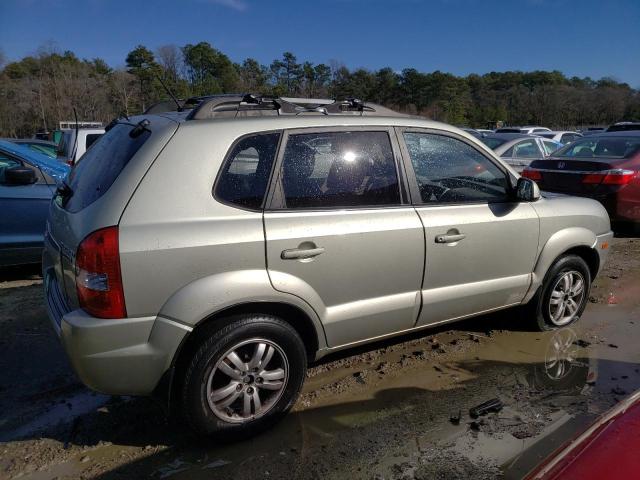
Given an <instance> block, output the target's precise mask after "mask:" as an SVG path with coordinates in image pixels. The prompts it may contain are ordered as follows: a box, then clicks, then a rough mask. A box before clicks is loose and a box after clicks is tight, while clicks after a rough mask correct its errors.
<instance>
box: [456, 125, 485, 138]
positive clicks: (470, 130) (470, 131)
mask: <svg viewBox="0 0 640 480" xmlns="http://www.w3.org/2000/svg"><path fill="white" fill-rule="evenodd" d="M459 128H460V130H463V131H465V132H467V133H468V134H469V135H472V136H474V137H476V138H480V137H481V136H482V133H480V132H479V131H478V130H476V129H475V128H469V127H459Z"/></svg>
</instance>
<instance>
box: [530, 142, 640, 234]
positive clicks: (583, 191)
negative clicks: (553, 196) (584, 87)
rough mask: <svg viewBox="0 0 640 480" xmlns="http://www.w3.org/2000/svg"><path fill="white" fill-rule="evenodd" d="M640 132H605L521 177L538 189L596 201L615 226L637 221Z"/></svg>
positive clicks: (537, 162) (532, 167)
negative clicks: (534, 182) (602, 206)
mask: <svg viewBox="0 0 640 480" xmlns="http://www.w3.org/2000/svg"><path fill="white" fill-rule="evenodd" d="M639 171H640V131H628V132H605V133H600V134H597V135H590V136H588V137H584V138H581V139H579V140H576V141H575V142H573V143H571V144H569V145H566V146H564V147H562V148H560V149H559V150H557V151H555V152H554V153H552V154H551V156H550V157H549V158H547V159H545V160H535V161H533V162H531V163H530V164H529V166H528V167H525V169H524V171H523V172H522V175H523V176H524V177H527V178H531V179H532V180H535V181H536V182H537V183H538V185H539V186H540V189H541V190H544V191H547V192H558V193H566V194H569V195H577V196H582V197H590V198H594V199H596V200H599V201H600V202H601V203H602V204H603V205H604V207H605V208H606V209H607V212H609V216H610V217H611V220H612V221H613V222H616V223H628V222H633V223H638V222H640V174H639V173H638V172H639Z"/></svg>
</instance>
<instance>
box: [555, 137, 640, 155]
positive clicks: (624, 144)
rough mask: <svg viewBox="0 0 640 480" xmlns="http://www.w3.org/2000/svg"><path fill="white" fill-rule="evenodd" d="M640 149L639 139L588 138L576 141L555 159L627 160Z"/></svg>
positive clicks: (561, 150) (557, 153) (556, 153)
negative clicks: (598, 158)
mask: <svg viewBox="0 0 640 480" xmlns="http://www.w3.org/2000/svg"><path fill="white" fill-rule="evenodd" d="M639 149H640V136H638V137H587V138H581V139H580V140H576V141H575V142H573V143H572V144H570V145H567V146H566V147H564V148H561V149H560V150H558V151H557V152H555V153H554V154H553V156H554V157H565V158H589V157H611V158H627V157H630V156H631V155H633V154H634V153H636V152H637V151H638V150H639Z"/></svg>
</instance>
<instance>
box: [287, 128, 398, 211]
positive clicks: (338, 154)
mask: <svg viewBox="0 0 640 480" xmlns="http://www.w3.org/2000/svg"><path fill="white" fill-rule="evenodd" d="M281 175H282V187H283V190H284V200H285V207H286V208H339V207H366V206H377V205H398V204H400V191H399V185H398V175H397V172H396V166H395V159H394V156H393V150H392V148H391V141H390V139H389V135H388V133H387V132H360V131H358V132H322V133H310V134H299V135H291V136H289V140H288V142H287V146H286V149H285V151H284V156H283V159H282V172H281Z"/></svg>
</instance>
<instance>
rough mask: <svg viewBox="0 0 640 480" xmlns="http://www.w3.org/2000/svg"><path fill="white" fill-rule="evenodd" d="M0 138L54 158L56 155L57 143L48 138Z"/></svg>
mask: <svg viewBox="0 0 640 480" xmlns="http://www.w3.org/2000/svg"><path fill="white" fill-rule="evenodd" d="M0 140H4V141H5V142H11V143H15V144H17V145H22V146H25V147H28V148H29V149H30V150H33V151H34V152H38V153H42V154H44V155H46V156H48V157H51V158H56V157H57V155H58V153H57V151H58V145H57V144H56V143H54V142H50V141H48V140H39V139H37V138H0Z"/></svg>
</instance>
